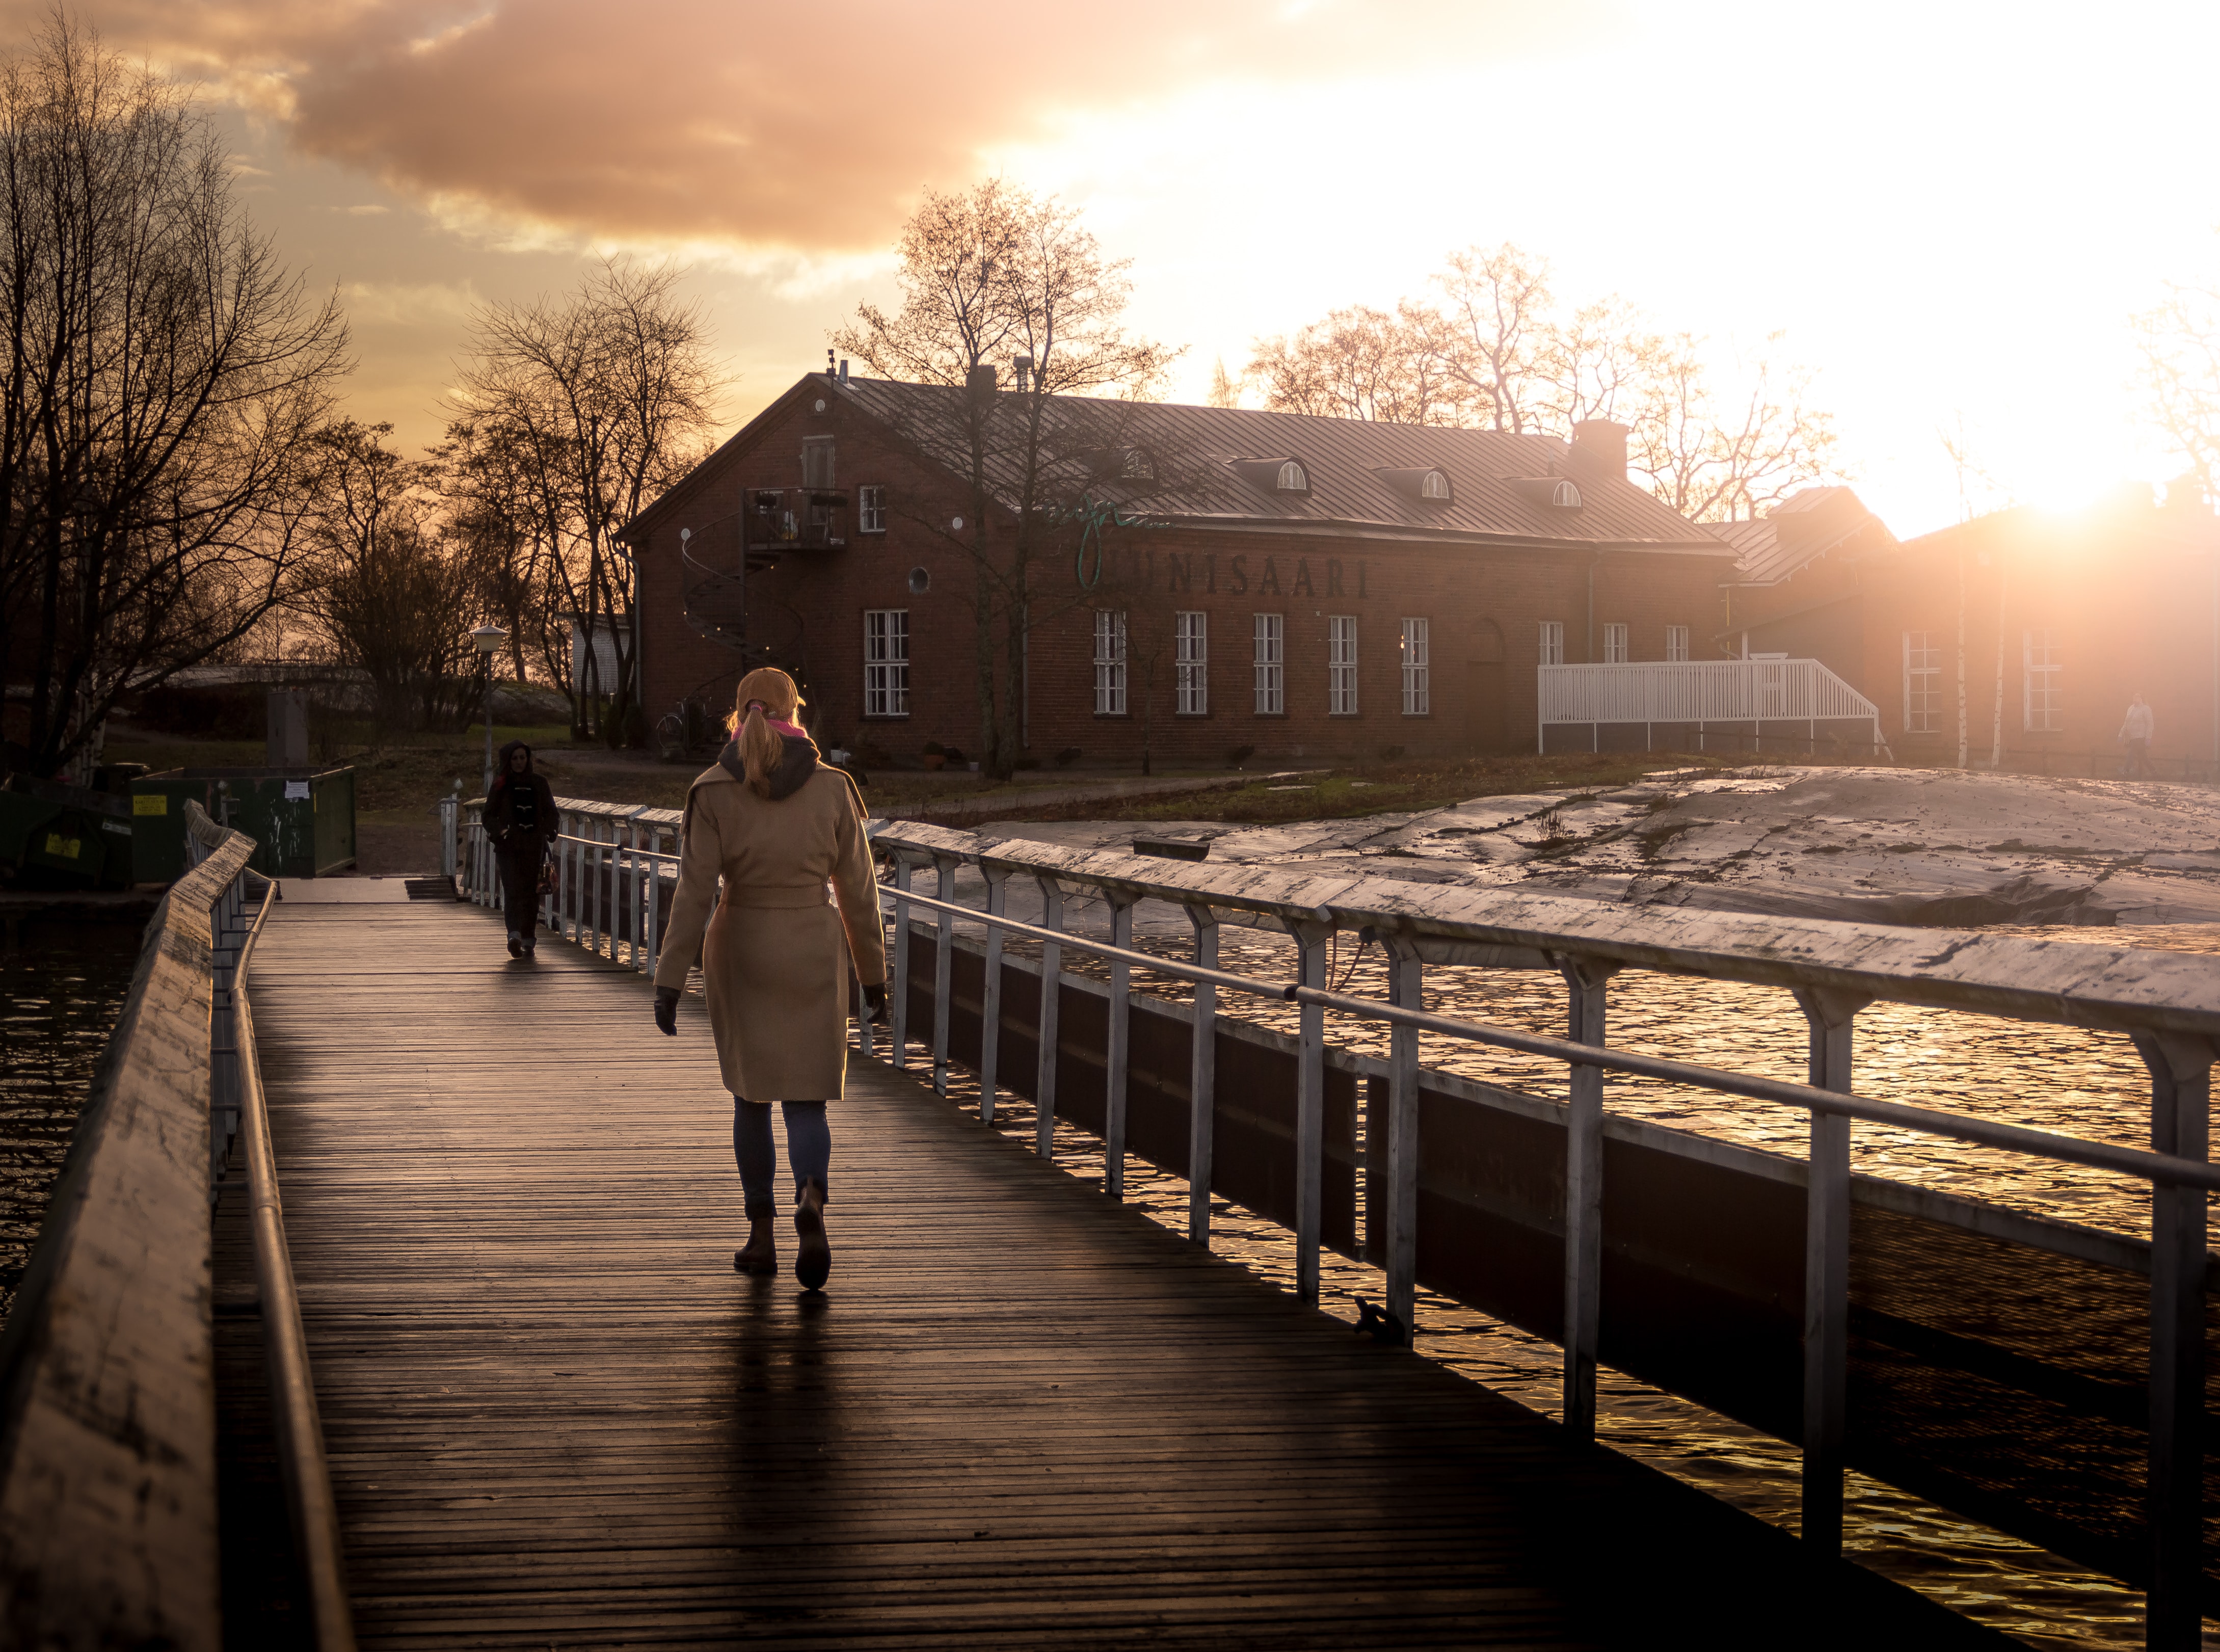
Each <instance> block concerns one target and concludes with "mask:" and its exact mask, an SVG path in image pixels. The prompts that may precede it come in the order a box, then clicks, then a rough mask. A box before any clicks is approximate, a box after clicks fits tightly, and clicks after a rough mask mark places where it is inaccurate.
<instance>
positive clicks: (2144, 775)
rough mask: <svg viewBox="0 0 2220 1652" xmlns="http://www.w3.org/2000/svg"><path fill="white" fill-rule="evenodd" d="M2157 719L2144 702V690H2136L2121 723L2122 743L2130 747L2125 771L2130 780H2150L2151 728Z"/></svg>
mask: <svg viewBox="0 0 2220 1652" xmlns="http://www.w3.org/2000/svg"><path fill="white" fill-rule="evenodd" d="M2155 721H2156V720H2155V718H2153V717H2152V715H2151V708H2149V707H2148V705H2146V704H2144V703H2143V691H2142V689H2136V697H2135V699H2134V700H2132V701H2130V702H2129V705H2128V718H2127V720H2126V721H2125V722H2123V723H2122V724H2121V725H2120V744H2121V745H2124V746H2125V747H2127V749H2128V761H2127V764H2126V768H2125V773H2126V776H2127V777H2128V778H2129V779H2130V780H2148V779H2150V778H2151V777H2152V776H2151V766H2150V743H2151V729H2152V727H2153V726H2154V725H2155Z"/></svg>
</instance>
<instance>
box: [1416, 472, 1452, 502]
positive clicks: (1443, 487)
mask: <svg viewBox="0 0 2220 1652" xmlns="http://www.w3.org/2000/svg"><path fill="white" fill-rule="evenodd" d="M1449 496H1450V479H1449V478H1448V477H1445V476H1444V475H1443V474H1442V473H1441V472H1440V471H1427V472H1426V474H1425V477H1422V478H1421V479H1420V480H1419V498H1421V499H1446V498H1448V497H1449Z"/></svg>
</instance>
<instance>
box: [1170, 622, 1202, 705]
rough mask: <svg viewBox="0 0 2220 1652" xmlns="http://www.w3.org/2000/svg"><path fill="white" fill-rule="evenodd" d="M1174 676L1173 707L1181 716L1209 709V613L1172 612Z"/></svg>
mask: <svg viewBox="0 0 2220 1652" xmlns="http://www.w3.org/2000/svg"><path fill="white" fill-rule="evenodd" d="M1172 658H1173V676H1174V679H1175V684H1174V694H1173V700H1172V709H1173V711H1174V712H1175V713H1176V714H1178V715H1180V716H1182V717H1201V716H1206V715H1207V714H1208V713H1209V711H1210V616H1209V615H1208V614H1204V613H1201V612H1200V611H1199V610H1193V609H1184V610H1182V611H1181V612H1179V613H1176V614H1173V615H1172Z"/></svg>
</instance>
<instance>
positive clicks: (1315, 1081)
mask: <svg viewBox="0 0 2220 1652" xmlns="http://www.w3.org/2000/svg"><path fill="white" fill-rule="evenodd" d="M1332 942H1333V926H1332V925H1331V923H1314V924H1300V925H1297V926H1295V945H1296V948H1297V949H1298V952H1299V955H1300V960H1301V962H1300V977H1299V978H1300V980H1301V982H1302V984H1303V985H1304V986H1306V987H1324V986H1325V958H1326V949H1327V947H1328V946H1330V945H1331V944H1332ZM1295 1050H1296V1054H1295V1063H1296V1064H1295V1297H1296V1300H1299V1301H1300V1302H1303V1303H1305V1304H1306V1305H1307V1306H1312V1307H1316V1306H1318V1300H1319V1200H1320V1198H1321V1196H1322V1195H1323V1193H1324V1190H1325V1008H1324V1007H1322V1006H1320V1005H1318V1004H1305V1005H1304V1006H1302V1021H1301V1025H1300V1037H1299V1038H1298V1039H1297V1042H1296V1046H1295Z"/></svg>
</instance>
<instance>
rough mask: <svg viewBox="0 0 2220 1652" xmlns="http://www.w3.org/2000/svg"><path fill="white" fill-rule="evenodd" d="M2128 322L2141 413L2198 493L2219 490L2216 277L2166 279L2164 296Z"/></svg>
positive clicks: (2219, 295) (2219, 493) (2219, 293)
mask: <svg viewBox="0 0 2220 1652" xmlns="http://www.w3.org/2000/svg"><path fill="white" fill-rule="evenodd" d="M2130 326H2131V327H2132V330H2133V332H2134V335H2135V344H2136V356H2137V357H2138V358H2139V359H2138V363H2137V371H2136V384H2137V388H2138V389H2140V390H2142V393H2143V395H2144V396H2145V397H2146V400H2145V402H2144V405H2143V417H2144V419H2145V420H2146V421H2148V423H2149V424H2150V425H2151V426H2152V427H2154V428H2155V429H2156V430H2157V431H2158V432H2159V433H2161V435H2162V436H2164V437H2165V439H2166V440H2167V446H2169V447H2171V448H2172V449H2173V452H2175V453H2177V454H2179V456H2180V457H2181V458H2182V459H2183V460H2185V461H2186V463H2187V464H2188V465H2189V469H2190V474H2191V475H2192V476H2193V477H2195V478H2196V484H2197V487H2198V490H2199V491H2200V492H2201V493H2202V494H2203V495H2204V497H2205V498H2206V499H2208V500H2209V499H2212V498H2215V497H2220V485H2216V484H2220V285H2216V284H2211V283H2192V282H2178V281H2170V282H2168V283H2167V296H2166V298H2165V301H2164V302H2161V303H2159V304H2157V305H2155V306H2154V307H2152V308H2151V309H2147V310H2144V311H2142V313H2141V314H2140V315H2136V316H2135V317H2134V318H2133V319H2132V321H2131V322H2130Z"/></svg>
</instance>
